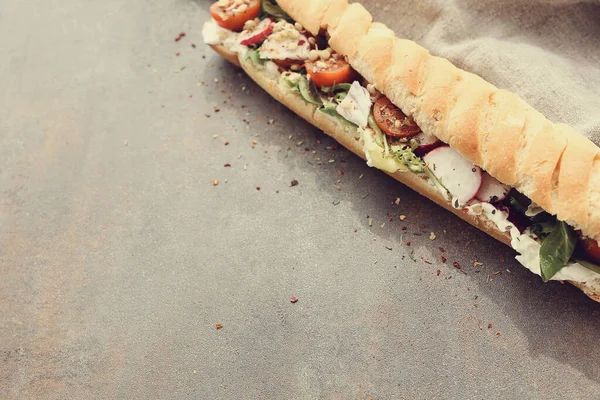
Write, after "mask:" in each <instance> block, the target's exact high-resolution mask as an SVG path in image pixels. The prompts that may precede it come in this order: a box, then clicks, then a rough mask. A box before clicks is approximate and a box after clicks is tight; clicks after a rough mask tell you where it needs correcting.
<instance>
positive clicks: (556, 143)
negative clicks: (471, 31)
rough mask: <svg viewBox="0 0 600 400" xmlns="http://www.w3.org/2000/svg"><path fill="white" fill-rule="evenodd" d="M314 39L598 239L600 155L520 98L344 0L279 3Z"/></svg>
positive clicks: (473, 156) (432, 130)
mask: <svg viewBox="0 0 600 400" xmlns="http://www.w3.org/2000/svg"><path fill="white" fill-rule="evenodd" d="M278 3H279V5H280V6H281V8H282V9H283V10H284V11H286V12H287V13H288V14H289V15H290V16H292V18H294V19H295V20H297V21H298V22H300V23H302V24H303V25H304V26H305V27H307V29H309V30H310V31H311V32H312V33H313V34H316V33H318V32H319V31H320V30H326V32H327V33H328V34H329V37H330V38H329V45H330V46H331V47H332V48H333V49H334V50H335V51H336V52H338V53H341V54H344V55H345V56H347V57H348V59H349V62H350V64H351V65H352V67H354V69H356V70H357V71H358V72H359V73H360V74H361V75H362V76H363V77H365V78H366V79H367V80H368V81H369V82H371V83H374V84H375V85H376V86H377V88H378V89H379V90H381V91H382V92H383V93H384V94H385V95H386V96H387V97H388V98H389V99H390V100H391V101H392V102H393V103H394V104H395V105H396V106H398V107H400V108H401V109H402V110H403V111H405V113H406V114H408V115H410V116H412V117H413V118H414V119H415V121H416V122H417V124H418V125H419V127H420V128H421V129H422V130H423V132H425V133H428V134H431V135H435V136H437V137H438V138H439V139H440V140H442V141H443V142H445V143H448V144H449V145H450V146H451V147H453V148H454V149H455V150H457V151H458V152H459V153H460V154H462V155H463V156H464V157H465V158H466V159H468V160H469V161H471V162H473V163H474V164H476V165H478V166H480V167H482V168H483V169H485V170H486V171H487V172H488V173H490V174H491V175H492V176H494V177H495V178H497V179H498V180H500V181H501V182H503V183H505V184H507V185H510V186H511V187H514V188H516V189H517V190H519V191H520V192H521V193H523V194H525V195H527V196H528V197H529V198H530V199H531V200H533V201H534V202H535V203H537V204H538V205H539V206H540V207H542V208H543V209H545V210H546V211H547V212H549V213H551V214H554V215H556V216H557V218H558V219H559V220H561V221H565V222H567V223H568V224H570V225H571V226H573V227H575V228H576V229H580V230H581V231H582V232H583V233H584V234H585V235H587V236H589V237H591V238H593V239H596V240H598V241H600V148H599V147H598V146H596V145H595V144H594V143H593V142H591V141H590V140H589V139H587V138H585V137H584V136H582V135H580V134H578V133H576V132H575V131H574V130H573V129H572V128H570V127H569V126H567V125H564V124H554V123H551V122H550V121H548V120H547V119H546V118H545V117H544V116H543V115H542V114H540V113H539V112H537V111H535V110H534V109H533V108H532V107H531V106H530V105H529V104H527V103H526V102H525V101H523V100H522V99H520V98H519V97H518V96H517V95H515V94H513V93H511V92H508V91H506V90H502V89H498V88H496V87H495V86H494V85H492V84H490V83H488V82H486V81H485V80H483V79H482V78H480V77H479V76H476V75H474V74H471V73H468V72H466V71H463V70H461V69H459V68H457V67H455V66H454V65H452V64H451V63H450V62H448V61H447V60H445V59H442V58H438V57H434V56H432V55H431V54H429V52H428V51H427V50H426V49H424V48H423V47H421V46H419V45H418V44H416V43H414V42H412V41H410V40H406V39H400V38H397V37H396V36H395V34H394V32H393V31H392V30H390V29H388V28H387V27H385V25H383V24H380V23H373V22H372V17H371V14H370V13H369V12H368V11H367V10H366V9H365V8H364V7H363V6H362V5H360V4H358V3H353V4H350V5H349V4H348V2H347V0H279V1H278Z"/></svg>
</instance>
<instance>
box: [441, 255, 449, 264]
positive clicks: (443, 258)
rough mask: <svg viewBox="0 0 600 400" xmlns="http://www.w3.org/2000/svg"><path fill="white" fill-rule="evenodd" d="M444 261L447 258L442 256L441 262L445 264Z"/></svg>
mask: <svg viewBox="0 0 600 400" xmlns="http://www.w3.org/2000/svg"><path fill="white" fill-rule="evenodd" d="M446 261H448V259H447V258H446V257H444V256H442V262H443V263H444V264H446Z"/></svg>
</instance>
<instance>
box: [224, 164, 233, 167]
mask: <svg viewBox="0 0 600 400" xmlns="http://www.w3.org/2000/svg"><path fill="white" fill-rule="evenodd" d="M223 166H224V167H231V164H229V163H225V165H223Z"/></svg>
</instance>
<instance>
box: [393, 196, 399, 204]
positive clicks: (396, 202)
mask: <svg viewBox="0 0 600 400" xmlns="http://www.w3.org/2000/svg"><path fill="white" fill-rule="evenodd" d="M394 204H396V205H399V204H400V197H396V200H395V201H394Z"/></svg>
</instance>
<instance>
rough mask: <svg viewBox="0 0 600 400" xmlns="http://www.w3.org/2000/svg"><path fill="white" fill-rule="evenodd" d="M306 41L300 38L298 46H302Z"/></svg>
mask: <svg viewBox="0 0 600 400" xmlns="http://www.w3.org/2000/svg"><path fill="white" fill-rule="evenodd" d="M304 43H306V40H298V46H302V45H303V44H304Z"/></svg>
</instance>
